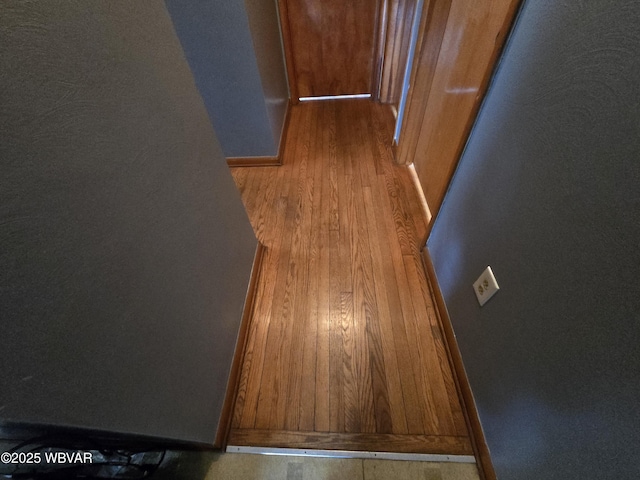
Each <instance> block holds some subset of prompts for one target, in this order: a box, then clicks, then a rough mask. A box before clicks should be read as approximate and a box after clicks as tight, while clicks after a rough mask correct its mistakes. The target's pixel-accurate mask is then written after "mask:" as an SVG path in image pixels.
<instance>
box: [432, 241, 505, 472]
mask: <svg viewBox="0 0 640 480" xmlns="http://www.w3.org/2000/svg"><path fill="white" fill-rule="evenodd" d="M420 253H421V256H422V262H423V264H424V268H425V272H426V274H427V280H428V281H429V288H430V289H431V294H432V296H433V298H434V299H435V301H436V310H437V313H438V318H439V321H440V327H441V328H442V331H443V333H444V339H445V347H446V350H447V355H448V357H449V362H450V363H451V366H452V368H453V377H454V381H455V384H456V389H457V390H458V395H459V396H460V401H461V403H462V410H463V412H464V415H465V420H466V422H467V427H468V429H469V434H470V436H471V445H472V447H473V451H474V454H475V456H476V460H477V465H478V470H479V472H480V478H481V479H482V480H496V472H495V469H494V468H493V463H492V462H491V456H490V454H489V447H488V446H487V441H486V440H485V438H484V433H483V431H482V425H481V424H480V418H479V416H478V410H477V409H476V404H475V402H474V400H473V393H472V392H471V386H470V385H469V379H468V378H467V373H466V371H465V369H464V364H463V363H462V355H461V354H460V349H459V348H458V342H457V341H456V337H455V334H454V332H453V326H452V324H451V319H450V318H449V313H448V312H447V307H446V304H445V302H444V297H443V296H442V291H441V290H440V285H439V284H438V279H437V277H436V272H435V269H434V267H433V263H432V261H431V256H430V255H429V251H428V250H427V248H426V247H424V248H423V249H422V251H421V252H420Z"/></svg>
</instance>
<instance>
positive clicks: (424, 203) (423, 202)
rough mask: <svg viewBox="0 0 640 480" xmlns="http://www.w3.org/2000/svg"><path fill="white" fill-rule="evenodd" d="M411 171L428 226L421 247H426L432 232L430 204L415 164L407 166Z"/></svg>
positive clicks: (425, 222) (424, 219)
mask: <svg viewBox="0 0 640 480" xmlns="http://www.w3.org/2000/svg"><path fill="white" fill-rule="evenodd" d="M407 168H408V169H409V174H410V175H411V181H412V182H413V186H414V187H415V189H416V194H417V196H418V200H420V207H421V209H420V210H421V212H422V216H423V221H424V224H425V225H426V226H427V231H426V232H425V236H424V237H423V238H421V239H420V243H419V245H426V243H427V238H428V234H429V232H430V231H431V230H430V229H429V225H431V210H430V209H429V204H428V203H427V198H426V197H425V196H424V191H423V190H422V184H421V183H420V178H419V177H418V172H416V168H415V167H414V165H413V163H412V164H410V165H407Z"/></svg>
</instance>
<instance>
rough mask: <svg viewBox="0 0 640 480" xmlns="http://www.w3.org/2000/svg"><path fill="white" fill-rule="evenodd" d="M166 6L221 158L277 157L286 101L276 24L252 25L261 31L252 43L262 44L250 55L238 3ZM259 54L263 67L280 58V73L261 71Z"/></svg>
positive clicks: (198, 1)
mask: <svg viewBox="0 0 640 480" xmlns="http://www.w3.org/2000/svg"><path fill="white" fill-rule="evenodd" d="M262 1H266V0H262ZM166 4H167V8H168V10H169V13H170V15H171V18H172V20H173V23H174V26H175V29H176V32H177V34H178V37H179V38H180V42H181V43H182V46H183V48H184V51H185V55H186V57H187V60H188V61H189V65H190V66H191V70H192V71H193V76H194V78H195V80H196V84H197V86H198V89H199V90H200V94H201V95H202V98H203V100H204V103H205V105H206V107H207V110H208V112H209V116H210V118H211V120H212V122H213V126H214V128H215V130H216V133H217V134H218V137H219V139H220V144H221V145H222V150H223V152H224V154H225V155H226V156H227V157H250V156H272V155H276V154H277V152H278V144H279V141H280V130H281V129H282V123H283V121H284V110H282V104H286V99H287V98H288V91H287V89H286V77H285V70H284V62H283V60H282V51H281V49H280V46H279V45H273V42H272V41H271V37H273V36H279V31H278V24H277V22H276V23H275V24H274V23H273V20H274V19H273V18H272V17H271V18H270V17H265V18H263V19H262V20H261V21H260V22H253V23H261V25H262V28H261V30H259V31H257V32H255V35H257V36H256V37H255V40H265V43H264V45H262V44H261V46H260V49H256V50H254V46H253V41H254V39H253V38H252V32H251V30H250V26H249V19H248V17H247V11H246V10H245V4H244V2H243V1H242V0H166ZM263 10H265V8H263ZM266 10H267V11H269V9H266ZM270 13H273V12H270ZM252 27H253V25H252ZM276 47H277V50H275V51H273V50H272V48H276ZM258 54H260V55H264V56H266V57H267V58H266V60H267V62H270V61H272V60H273V58H277V57H278V56H279V57H280V63H281V65H280V67H279V66H278V65H276V64H275V63H274V64H273V65H272V67H271V71H266V70H264V71H261V69H260V68H259V65H258V58H257V55H258ZM278 68H280V71H279V72H278V71H277V70H278ZM278 73H279V76H280V78H279V80H278V78H277V77H278ZM282 88H284V93H282ZM281 97H284V98H281ZM279 109H280V110H282V111H281V112H280V116H279V117H278V112H279ZM278 118H279V125H280V127H279V128H277V124H278ZM274 127H275V128H274ZM276 131H277V134H276Z"/></svg>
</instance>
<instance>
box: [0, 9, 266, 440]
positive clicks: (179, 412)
mask: <svg viewBox="0 0 640 480" xmlns="http://www.w3.org/2000/svg"><path fill="white" fill-rule="evenodd" d="M0 64H1V65H2V68H1V69H0V105H2V109H1V110H0V136H1V139H2V141H1V142H0V163H1V166H0V168H1V172H2V174H1V175H0V225H2V227H1V228H0V329H1V332H2V333H1V334H0V338H1V339H2V348H0V365H1V366H2V368H0V421H17V422H35V423H44V424H59V425H67V426H76V427H88V428H94V429H105V430H109V431H115V432H127V433H136V434H146V435H153V436H159V437H165V438H172V439H180V440H187V441H194V442H207V443H211V442H212V441H213V439H214V436H215V433H216V428H217V424H218V420H219V414H220V410H221V405H222V401H223V397H224V392H225V387H226V382H227V378H228V372H229V368H230V362H231V359H232V356H233V351H234V346H235V341H236V338H237V333H238V325H239V322H240V319H241V314H242V308H243V303H244V297H245V294H246V288H247V284H248V279H249V273H250V268H251V264H252V259H253V254H254V252H255V247H256V240H255V237H254V235H253V232H252V230H251V226H250V224H249V222H248V219H247V217H246V214H245V212H244V209H243V206H242V203H241V201H240V198H239V194H238V192H237V189H236V188H235V186H234V184H233V180H232V178H231V176H230V174H229V171H228V168H227V166H226V163H225V161H224V157H223V156H222V152H221V151H220V147H219V145H218V142H217V140H216V136H215V134H214V132H213V130H212V128H211V124H210V122H209V119H208V117H207V112H206V110H205V108H204V105H203V103H202V99H201V98H200V96H199V95H198V92H197V90H196V86H195V84H194V80H193V77H192V75H191V72H190V71H189V67H188V65H187V62H186V59H185V58H184V54H183V52H182V49H181V47H180V43H179V41H178V38H177V37H176V35H175V32H174V30H173V26H172V23H171V19H170V18H169V15H168V13H167V10H166V7H165V4H164V3H163V2H162V1H161V0H155V1H150V0H149V1H145V2H103V1H91V2H88V1H85V0H82V1H80V0H76V1H71V0H64V1H47V2H11V3H3V4H2V6H1V7H0Z"/></svg>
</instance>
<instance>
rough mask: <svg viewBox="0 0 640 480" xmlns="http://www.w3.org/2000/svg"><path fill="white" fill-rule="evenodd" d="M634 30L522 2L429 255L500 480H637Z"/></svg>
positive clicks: (639, 6)
mask: <svg viewBox="0 0 640 480" xmlns="http://www.w3.org/2000/svg"><path fill="white" fill-rule="evenodd" d="M638 18H640V2H637V1H635V0H626V1H619V2H556V1H551V0H545V1H542V0H539V1H532V0H529V1H526V2H525V6H524V9H523V11H522V14H521V17H520V18H519V21H518V23H517V27H516V29H515V32H514V35H513V37H512V38H511V40H510V42H509V45H508V48H507V50H506V53H505V55H504V58H503V60H502V64H501V66H500V68H499V70H498V73H497V76H496V77H495V79H494V82H493V84H492V86H491V88H490V91H489V94H488V96H487V98H486V101H485V103H484V106H483V108H482V111H481V114H480V117H479V119H478V121H477V123H476V125H475V127H474V130H473V133H472V136H471V138H470V141H469V143H468V145H467V148H466V151H465V153H464V155H463V158H462V161H461V163H460V167H459V169H458V171H457V173H456V176H455V178H454V181H453V183H452V185H451V188H450V190H449V193H448V196H447V198H446V201H445V203H444V206H443V208H442V210H441V212H440V215H439V217H438V219H437V221H436V224H435V227H434V229H433V233H432V235H431V238H430V240H429V242H428V247H429V250H430V252H431V255H432V257H433V260H434V263H435V267H436V271H437V274H438V279H439V281H440V284H441V287H442V290H443V293H444V295H445V298H446V302H447V307H448V310H449V313H450V315H451V318H452V321H453V324H454V329H455V332H456V334H457V338H458V342H459V345H460V348H461V351H462V356H463V360H464V364H465V367H466V369H467V372H468V375H469V379H470V382H471V387H472V389H473V392H474V395H475V398H476V401H477V405H478V409H479V413H480V419H481V421H482V425H483V428H484V430H485V433H486V437H487V441H488V444H489V448H490V450H491V453H492V457H493V460H494V463H495V466H496V469H497V473H498V478H499V479H501V480H510V479H514V480H529V479H531V480H534V479H535V480H540V479H545V480H548V479H562V480H567V479H585V478H593V479H595V478H597V479H621V478H624V479H630V478H638V475H639V472H640V454H639V453H638V452H639V451H640V429H639V428H638V426H639V425H640V401H639V399H640V281H639V280H638V275H639V272H640V220H639V219H640V56H639V55H638V52H639V51H640V23H639V22H638ZM488 264H490V265H491V266H492V268H493V270H494V272H495V274H496V277H497V280H498V283H499V284H500V286H501V290H500V291H499V292H498V294H497V295H496V296H495V297H494V298H493V299H491V300H490V301H489V302H488V303H487V304H486V305H485V306H484V307H482V309H480V308H479V307H478V305H477V303H476V300H475V297H474V294H473V290H472V287H471V284H472V282H473V281H474V280H475V279H476V277H477V276H478V275H479V274H480V272H481V271H482V270H483V269H484V268H485V267H486V266H487V265H488Z"/></svg>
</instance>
